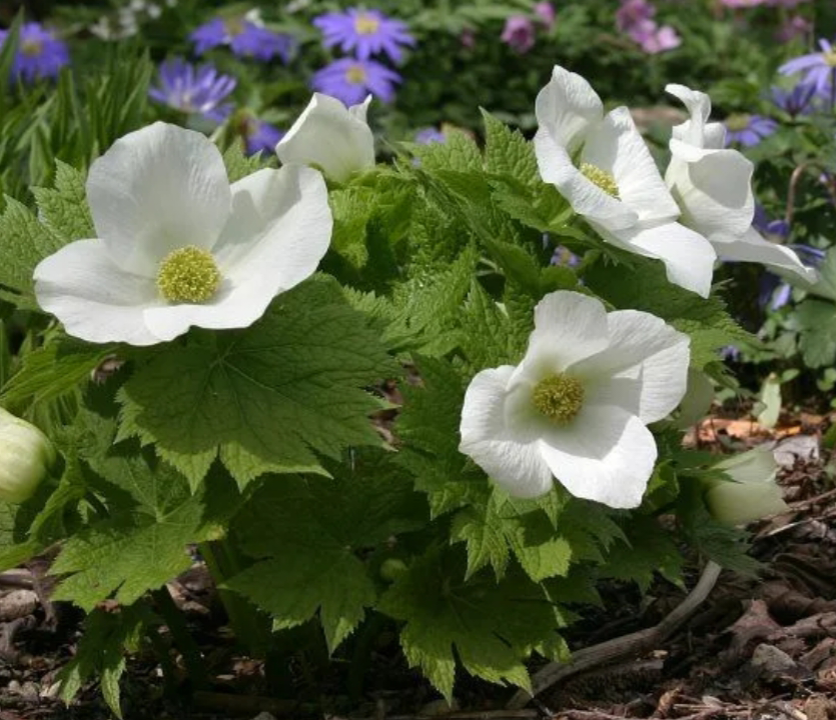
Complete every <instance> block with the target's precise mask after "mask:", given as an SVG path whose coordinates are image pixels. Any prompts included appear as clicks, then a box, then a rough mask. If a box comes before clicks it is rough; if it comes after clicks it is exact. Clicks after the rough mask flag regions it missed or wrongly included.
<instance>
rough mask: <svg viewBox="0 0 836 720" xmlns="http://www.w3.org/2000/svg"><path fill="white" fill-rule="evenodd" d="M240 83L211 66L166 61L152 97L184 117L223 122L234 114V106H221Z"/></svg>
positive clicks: (151, 93) (150, 92)
mask: <svg viewBox="0 0 836 720" xmlns="http://www.w3.org/2000/svg"><path fill="white" fill-rule="evenodd" d="M236 83H237V81H236V80H235V78H234V77H232V76H230V75H221V74H220V73H219V72H218V71H217V70H216V69H215V68H214V67H212V66H211V65H201V66H199V67H195V66H194V65H192V64H190V63H187V62H185V61H184V60H183V59H182V58H174V59H172V60H166V61H165V62H164V63H162V64H161V65H160V68H159V85H158V86H157V87H152V88H151V89H150V90H149V91H148V94H149V95H150V96H151V97H152V98H153V99H154V100H156V101H157V102H161V103H164V104H165V105H168V106H169V107H170V108H174V109H175V110H179V111H180V112H184V113H199V114H201V115H203V116H205V117H207V118H209V119H210V120H215V121H216V122H221V121H223V120H224V119H226V117H228V116H229V113H230V112H232V105H231V104H230V103H227V104H223V105H222V104H221V103H222V101H223V100H225V99H226V98H227V96H228V95H229V94H230V93H231V92H232V91H233V90H234V89H235V85H236Z"/></svg>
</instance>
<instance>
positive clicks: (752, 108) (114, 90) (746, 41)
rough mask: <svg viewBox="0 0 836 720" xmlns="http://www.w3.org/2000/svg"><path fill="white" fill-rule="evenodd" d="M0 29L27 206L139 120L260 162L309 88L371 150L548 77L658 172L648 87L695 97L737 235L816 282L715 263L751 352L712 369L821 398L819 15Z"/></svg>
mask: <svg viewBox="0 0 836 720" xmlns="http://www.w3.org/2000/svg"><path fill="white" fill-rule="evenodd" d="M0 27H2V28H5V30H3V32H2V34H0V43H2V45H0V189H2V191H3V192H4V193H5V194H7V195H9V196H11V197H14V198H17V199H18V200H20V201H22V202H24V203H27V204H31V202H32V200H33V198H32V197H31V194H30V193H29V191H28V190H27V189H26V188H27V187H29V186H31V185H36V186H37V185H47V184H49V183H50V182H51V181H52V180H53V177H54V174H55V168H56V161H59V160H60V161H63V162H67V163H69V164H71V165H74V166H77V167H82V168H83V167H85V166H87V165H88V164H89V162H90V161H91V160H92V159H93V158H95V157H96V156H97V155H98V154H100V153H101V152H102V151H103V150H104V149H106V148H107V147H108V146H109V145H110V144H111V143H112V142H113V140H115V139H116V138H117V137H119V136H120V135H123V134H125V133H126V132H128V131H130V130H131V129H135V128H138V127H140V126H142V125H143V124H146V123H148V122H151V121H153V120H156V119H165V120H168V121H174V122H179V123H181V124H184V125H187V126H189V127H193V128H196V129H199V130H202V131H204V132H206V133H207V134H212V135H213V136H214V137H215V138H216V139H217V140H218V141H219V142H220V143H221V145H222V146H226V145H229V144H231V143H233V142H238V143H241V144H242V146H243V147H244V148H245V149H246V151H247V152H248V153H256V152H259V151H262V152H264V153H265V155H272V148H273V147H274V146H275V143H276V142H277V141H278V140H279V139H280V138H281V137H282V135H283V133H284V132H285V131H286V130H287V129H288V128H289V127H290V125H291V124H292V122H293V120H294V119H295V118H296V117H297V116H298V114H299V112H300V111H301V110H302V108H304V106H305V105H306V104H307V102H308V100H309V98H310V93H311V91H312V90H318V91H321V92H325V93H328V94H332V95H334V96H336V97H339V98H340V99H342V100H343V101H344V102H346V103H348V104H352V103H356V102H359V101H361V100H362V99H363V98H364V97H365V95H366V94H367V93H371V94H372V95H374V96H375V102H373V103H372V106H371V119H372V122H373V126H374V127H375V129H376V131H377V132H378V137H379V139H380V143H379V150H380V151H381V152H383V153H387V152H390V151H391V150H392V148H393V145H392V143H396V142H398V141H401V140H407V141H417V142H428V141H436V142H444V139H445V137H446V134H447V133H448V132H449V131H450V129H451V128H461V129H464V130H466V131H468V132H471V133H476V134H478V132H479V128H480V123H481V118H480V115H479V112H478V110H477V108H478V107H479V106H480V105H481V106H483V107H485V108H487V109H488V110H490V111H491V112H493V113H494V114H495V115H496V116H497V117H498V118H500V119H501V120H503V121H505V122H508V123H510V124H513V125H516V126H518V127H519V128H520V129H521V130H522V131H523V132H524V133H527V134H530V133H531V132H532V131H533V129H534V126H535V119H534V98H535V96H536V93H537V91H538V90H539V88H540V87H542V85H543V83H544V81H545V80H546V78H548V76H549V74H550V72H551V68H552V66H553V65H554V64H555V63H560V64H561V65H564V66H566V67H569V68H571V69H572V70H574V71H575V72H578V73H580V74H581V75H583V76H584V77H587V78H589V79H590V80H591V81H592V82H593V84H594V85H595V87H596V89H597V90H598V91H599V92H600V94H601V95H602V96H604V97H607V98H608V99H610V101H611V102H612V104H614V105H615V104H627V105H629V106H630V107H631V109H633V111H634V118H635V119H636V121H637V123H638V124H639V126H640V127H641V128H642V130H643V131H644V132H645V133H646V135H647V137H648V140H649V141H650V142H651V144H652V146H653V148H654V151H655V152H656V153H657V156H658V159H659V161H660V163H663V164H664V163H665V162H666V154H667V140H668V137H669V135H670V126H671V125H672V124H674V123H676V122H680V121H681V120H682V119H684V117H683V116H682V115H681V111H680V110H679V109H674V106H675V104H674V103H670V102H669V98H668V97H667V96H666V95H665V93H664V86H665V84H666V83H667V82H672V81H674V82H677V83H679V84H683V85H687V86H689V87H693V88H698V89H700V90H703V91H704V92H707V93H709V94H710V96H711V98H712V100H713V102H714V106H715V107H714V117H717V118H720V119H722V120H723V122H724V123H725V125H726V129H727V142H728V143H729V144H730V146H733V147H736V148H738V149H741V150H742V151H744V152H745V153H746V155H747V156H748V157H749V158H750V159H751V160H752V161H753V163H755V168H756V169H755V187H756V191H757V198H758V201H759V208H758V215H757V217H756V223H755V224H756V227H757V228H758V229H759V231H760V232H762V233H763V234H765V235H766V236H768V237H769V238H770V239H772V240H774V241H776V242H783V243H789V244H792V245H793V246H794V247H795V248H796V249H797V250H798V251H799V252H801V253H802V254H803V257H804V259H805V262H808V264H812V265H816V266H819V267H820V268H821V271H822V275H823V280H822V281H821V282H820V283H819V285H818V286H817V287H816V288H799V287H797V286H792V285H789V284H788V283H787V282H786V281H785V280H783V279H781V278H777V277H776V276H773V275H770V274H768V273H764V272H763V271H761V270H759V269H758V268H757V267H756V266H753V265H750V264H731V263H729V264H727V265H726V268H725V270H724V271H723V274H722V275H721V277H722V278H724V281H725V283H726V287H725V295H726V297H727V299H728V301H729V303H730V305H731V307H732V308H733V309H734V312H735V314H736V315H737V317H739V318H740V320H741V322H743V323H744V324H745V325H746V327H747V328H748V329H750V330H752V331H757V332H758V333H759V336H760V338H761V339H762V341H763V344H762V345H761V346H759V347H757V348H735V349H730V351H729V354H728V355H729V358H730V361H731V362H735V363H736V364H737V365H738V368H737V369H738V375H739V376H740V377H741V379H742V381H743V383H744V385H745V386H748V387H750V388H752V389H755V390H757V389H758V388H760V387H761V385H762V384H763V383H764V382H765V381H766V379H767V378H768V377H772V375H770V373H773V371H777V372H778V373H779V374H780V377H782V378H791V379H790V380H787V382H786V384H785V385H784V398H785V399H790V398H798V399H801V398H806V399H809V398H811V397H815V396H816V394H818V393H822V392H829V391H830V390H831V389H832V388H833V387H834V385H836V369H834V368H833V365H834V364H836V256H833V255H832V254H831V253H829V252H828V250H829V248H830V247H831V245H832V244H833V239H834V238H833V235H834V230H833V228H834V227H836V205H834V203H836V143H835V142H834V135H835V134H836V124H834V113H833V109H834V105H836V82H834V79H833V78H834V74H836V52H834V50H833V48H832V47H831V45H830V41H831V40H833V39H834V38H836V4H834V3H833V2H832V1H831V0H654V1H652V2H651V0H559V1H558V0H555V2H534V1H533V0H469V1H465V2H462V1H453V0H379V1H377V2H374V3H366V4H362V5H361V4H355V3H354V2H337V1H334V0H331V1H328V0H292V1H291V2H281V3H276V2H263V1H260V0H251V1H248V2H223V1H221V0H213V1H208V2H207V1H206V0H200V1H198V0H98V1H95V0H90V1H88V2H72V3H70V2H53V1H51V0H30V1H28V2H10V1H5V2H0ZM383 138H385V141H384V140H383ZM773 374H774V373H773ZM827 402H828V401H827V400H825V401H823V404H827Z"/></svg>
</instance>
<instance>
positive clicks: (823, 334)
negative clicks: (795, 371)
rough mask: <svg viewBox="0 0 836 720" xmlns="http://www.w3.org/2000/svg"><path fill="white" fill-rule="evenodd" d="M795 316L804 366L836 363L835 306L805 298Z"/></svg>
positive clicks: (816, 366)
mask: <svg viewBox="0 0 836 720" xmlns="http://www.w3.org/2000/svg"><path fill="white" fill-rule="evenodd" d="M834 256H836V253H834ZM795 315H796V318H797V320H798V325H799V328H800V330H801V338H800V340H799V343H798V344H799V347H800V348H801V352H802V354H803V355H804V362H805V364H806V365H807V366H809V367H812V368H818V367H827V366H829V365H833V363H834V362H836V305H834V304H833V303H829V302H825V301H823V300H815V299H813V298H807V299H806V300H804V302H802V303H800V304H799V306H798V308H797V309H796V313H795Z"/></svg>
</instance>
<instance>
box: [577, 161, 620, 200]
mask: <svg viewBox="0 0 836 720" xmlns="http://www.w3.org/2000/svg"><path fill="white" fill-rule="evenodd" d="M580 170H581V173H582V174H583V175H584V176H585V177H586V178H588V179H589V180H591V181H592V182H593V183H594V184H595V185H597V186H598V187H599V188H601V190H603V191H604V192H605V193H607V195H611V196H612V197H614V198H617V197H618V184H617V183H616V182H615V176H614V175H613V174H612V173H611V172H607V171H606V170H602V169H601V168H599V167H597V166H595V165H592V164H591V163H581V167H580Z"/></svg>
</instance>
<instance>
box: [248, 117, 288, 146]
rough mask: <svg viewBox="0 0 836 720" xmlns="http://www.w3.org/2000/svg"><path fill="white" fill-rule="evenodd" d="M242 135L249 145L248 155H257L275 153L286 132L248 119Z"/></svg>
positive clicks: (260, 121) (250, 118)
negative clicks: (258, 153)
mask: <svg viewBox="0 0 836 720" xmlns="http://www.w3.org/2000/svg"><path fill="white" fill-rule="evenodd" d="M240 130H241V135H242V136H243V138H244V142H245V143H246V144H247V155H255V154H256V153H257V152H273V150H275V149H276V145H277V144H278V142H279V140H281V139H282V138H283V137H284V131H283V130H279V128H277V127H274V126H273V125H270V124H269V123H266V122H264V121H263V120H259V119H258V118H254V117H248V118H247V119H246V120H245V121H244V122H243V123H242V124H241V128H240Z"/></svg>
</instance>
